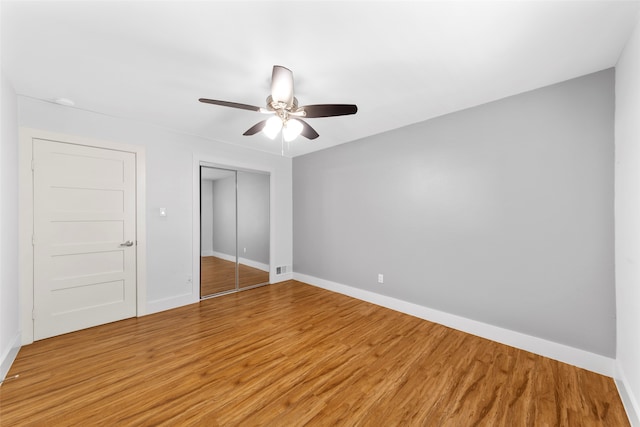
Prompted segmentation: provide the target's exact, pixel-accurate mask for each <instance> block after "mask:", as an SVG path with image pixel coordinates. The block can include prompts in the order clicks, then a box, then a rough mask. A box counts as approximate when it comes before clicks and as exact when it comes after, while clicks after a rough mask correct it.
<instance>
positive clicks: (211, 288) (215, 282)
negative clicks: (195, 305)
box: [200, 256, 269, 297]
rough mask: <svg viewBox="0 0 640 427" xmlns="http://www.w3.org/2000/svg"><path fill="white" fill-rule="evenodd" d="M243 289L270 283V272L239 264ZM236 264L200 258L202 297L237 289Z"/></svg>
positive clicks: (210, 257)
mask: <svg viewBox="0 0 640 427" xmlns="http://www.w3.org/2000/svg"><path fill="white" fill-rule="evenodd" d="M239 270H240V271H239V272H238V278H239V280H238V281H239V285H240V287H241V288H246V287H248V286H253V285H258V284H262V283H269V272H268V271H262V270H259V269H257V268H253V267H249V266H248V265H244V264H239ZM235 280H236V264H235V263H234V262H231V261H226V260H223V259H221V258H217V257H214V256H206V257H201V258H200V296H201V297H204V296H208V295H213V294H217V293H219V292H224V291H228V290H231V289H235Z"/></svg>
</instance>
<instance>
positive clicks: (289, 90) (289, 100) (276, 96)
mask: <svg viewBox="0 0 640 427" xmlns="http://www.w3.org/2000/svg"><path fill="white" fill-rule="evenodd" d="M271 98H272V99H273V100H274V101H275V102H284V103H285V104H287V106H289V107H290V106H292V105H293V73H292V72H291V70H290V69H288V68H285V67H282V66H280V65H274V66H273V73H272V74H271Z"/></svg>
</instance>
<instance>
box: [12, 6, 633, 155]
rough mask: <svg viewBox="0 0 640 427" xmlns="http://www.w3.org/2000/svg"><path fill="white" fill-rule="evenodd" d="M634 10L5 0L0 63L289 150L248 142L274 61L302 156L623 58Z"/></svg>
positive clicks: (205, 132)
mask: <svg viewBox="0 0 640 427" xmlns="http://www.w3.org/2000/svg"><path fill="white" fill-rule="evenodd" d="M639 6H640V2H638V1H622V2H616V1H501V2H487V1H474V2H462V1H444V2H435V1H410V2H400V1H372V2H370V1H340V2H338V1H295V2H278V1H267V0H263V1H251V2H250V1H237V0H236V1H196V2H188V1H164V2H159V1H138V2H134V1H104V2H97V1H69V2H61V1H43V2H35V1H4V0H3V1H2V3H1V7H2V8H1V10H0V13H1V19H2V67H3V69H4V70H5V73H6V75H7V76H8V78H9V80H10V81H11V83H12V84H13V86H14V88H15V89H16V92H17V93H18V94H20V95H23V96H28V97H33V98H38V99H42V100H48V101H50V100H53V99H56V98H60V97H64V98H69V99H72V100H73V101H75V107H68V108H79V109H84V110H91V111H96V112H100V113H103V114H107V115H112V116H117V117H122V118H127V119H133V120H137V121H141V122H146V123H151V124H155V125H158V126H162V127H165V128H170V129H174V130H177V131H180V132H185V133H188V134H192V135H199V136H202V137H204V138H209V139H213V140H219V141H225V142H229V143H232V144H237V145H242V146H246V147H250V148H254V149H259V150H264V151H269V152H273V153H277V154H280V140H279V138H278V139H277V140H276V141H271V140H269V139H267V138H266V137H265V136H263V135H262V134H258V135H255V136H251V137H246V136H242V133H243V132H244V131H245V130H247V129H248V128H249V127H251V126H252V125H253V124H254V123H256V122H258V121H260V120H262V119H263V118H264V116H263V115H261V114H259V113H255V112H251V111H244V110H236V109H231V108H224V107H219V106H214V105H208V104H202V103H199V102H198V98H201V97H204V98H213V99H222V100H227V101H234V102H240V103H246V104H252V105H258V106H264V104H265V99H266V97H267V95H268V94H269V90H270V89H269V88H270V86H269V85H270V78H271V69H272V66H273V65H275V64H277V65H283V66H286V67H288V68H290V69H291V70H292V71H293V73H294V78H295V95H296V97H297V98H298V100H299V101H300V104H301V105H304V104H321V103H353V104H357V105H358V108H359V111H358V113H357V114H356V115H355V116H343V117H332V118H316V119H308V123H309V124H310V125H311V126H313V127H314V128H315V129H316V130H317V131H318V133H319V134H320V137H319V138H318V139H316V140H314V141H309V140H306V139H304V138H299V139H297V140H296V141H294V142H293V143H292V145H291V151H290V152H289V155H291V156H295V155H300V154H305V153H308V152H311V151H315V150H319V149H323V148H327V147H330V146H333V145H337V144H341V143H345V142H349V141H353V140H356V139H360V138H363V137H366V136H369V135H373V134H377V133H380V132H385V131H388V130H391V129H395V128H398V127H402V126H405V125H408V124H411V123H416V122H420V121H423V120H426V119H429V118H432V117H435V116H439V115H442V114H446V113H449V112H452V111H456V110H460V109H463V108H468V107H471V106H474V105H478V104H482V103H486V102H489V101H492V100H496V99H499V98H503V97H506V96H509V95H514V94H517V93H521V92H524V91H527V90H531V89H534V88H537V87H541V86H545V85H548V84H552V83H556V82H560V81H563V80H567V79H570V78H573V77H577V76H581V75H584V74H588V73H591V72H595V71H599V70H602V69H605V68H608V67H612V66H614V65H615V64H616V61H617V58H618V56H619V54H620V52H621V50H622V48H623V46H624V43H625V41H626V40H627V38H628V37H629V35H630V33H631V31H632V29H633V26H634V24H635V23H636V22H637V20H638V10H639Z"/></svg>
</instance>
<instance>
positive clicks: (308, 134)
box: [296, 119, 320, 139]
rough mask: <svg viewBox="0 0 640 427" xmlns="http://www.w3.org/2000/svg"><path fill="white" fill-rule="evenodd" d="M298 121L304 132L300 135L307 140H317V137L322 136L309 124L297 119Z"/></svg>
mask: <svg viewBox="0 0 640 427" xmlns="http://www.w3.org/2000/svg"><path fill="white" fill-rule="evenodd" d="M296 120H297V121H299V122H300V123H302V131H301V132H300V135H302V136H304V137H305V138H307V139H316V138H317V137H319V136H320V135H319V134H318V132H316V131H315V129H314V128H312V127H311V126H309V124H308V123H307V122H305V121H304V120H300V119H296Z"/></svg>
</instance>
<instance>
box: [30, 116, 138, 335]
mask: <svg viewBox="0 0 640 427" xmlns="http://www.w3.org/2000/svg"><path fill="white" fill-rule="evenodd" d="M19 132H20V160H19V174H20V175H19V176H20V182H19V186H20V187H19V191H20V200H19V212H20V225H19V241H20V248H19V252H20V253H19V259H20V261H19V262H20V267H19V268H20V319H21V325H22V344H23V345H24V344H31V343H32V342H33V308H34V307H33V246H32V245H31V241H32V236H33V174H32V169H31V161H32V159H33V140H34V139H45V140H49V141H57V142H64V143H68V144H77V145H85V146H88V147H97V148H105V149H109V150H118V151H125V152H128V153H133V154H135V157H136V241H137V244H136V269H137V271H136V276H137V277H136V287H137V290H136V300H137V302H136V315H137V316H138V317H140V316H143V315H145V314H147V255H146V254H147V235H146V202H145V201H146V197H145V192H146V176H147V173H146V151H145V148H144V147H142V146H138V145H130V144H122V143H119V142H113V141H104V140H95V139H91V138H85V137H80V136H74V135H65V134H60V133H55V132H49V131H43V130H38V129H32V128H28V127H21V128H20V130H19Z"/></svg>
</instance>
